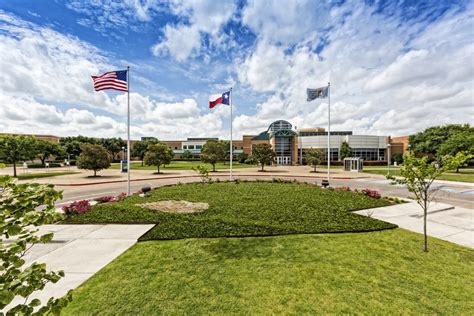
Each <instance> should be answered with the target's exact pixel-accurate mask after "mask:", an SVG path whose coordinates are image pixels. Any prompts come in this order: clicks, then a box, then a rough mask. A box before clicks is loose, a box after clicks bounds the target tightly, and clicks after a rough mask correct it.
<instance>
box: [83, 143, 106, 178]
mask: <svg viewBox="0 0 474 316" xmlns="http://www.w3.org/2000/svg"><path fill="white" fill-rule="evenodd" d="M110 158H111V157H110V155H109V153H108V152H107V150H106V149H105V148H104V147H102V146H101V145H95V144H82V145H81V154H80V155H79V158H77V163H76V164H77V168H79V169H86V170H94V177H96V176H97V171H100V170H102V169H107V168H109V167H110V161H111V159H110Z"/></svg>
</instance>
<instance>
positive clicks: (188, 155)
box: [181, 149, 193, 160]
mask: <svg viewBox="0 0 474 316" xmlns="http://www.w3.org/2000/svg"><path fill="white" fill-rule="evenodd" d="M181 158H183V159H184V160H191V159H193V153H192V152H191V151H190V150H187V149H186V150H185V151H184V152H183V154H182V155H181Z"/></svg>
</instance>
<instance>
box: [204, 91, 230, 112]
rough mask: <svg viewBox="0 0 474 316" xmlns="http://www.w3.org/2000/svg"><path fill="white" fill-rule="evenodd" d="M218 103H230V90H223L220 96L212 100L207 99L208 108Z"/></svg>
mask: <svg viewBox="0 0 474 316" xmlns="http://www.w3.org/2000/svg"><path fill="white" fill-rule="evenodd" d="M218 104H227V105H230V91H227V92H224V93H223V94H222V95H221V96H220V97H218V98H217V99H214V100H209V108H210V109H212V108H213V107H215V106H216V105H218Z"/></svg>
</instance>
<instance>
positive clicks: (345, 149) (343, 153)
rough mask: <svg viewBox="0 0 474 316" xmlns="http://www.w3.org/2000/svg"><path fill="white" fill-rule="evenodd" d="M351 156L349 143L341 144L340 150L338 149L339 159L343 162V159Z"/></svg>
mask: <svg viewBox="0 0 474 316" xmlns="http://www.w3.org/2000/svg"><path fill="white" fill-rule="evenodd" d="M351 155H352V148H351V147H350V146H349V143H347V142H342V144H341V148H340V149H339V159H341V160H344V158H347V157H350V156H351Z"/></svg>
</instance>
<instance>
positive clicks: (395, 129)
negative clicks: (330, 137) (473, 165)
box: [235, 2, 474, 135]
mask: <svg viewBox="0 0 474 316" xmlns="http://www.w3.org/2000/svg"><path fill="white" fill-rule="evenodd" d="M294 5H295V6H296V7H301V6H303V4H302V3H299V2H298V5H296V4H294ZM268 6H269V4H268V2H265V3H264V2H256V3H252V2H251V3H250V5H249V7H247V8H245V9H244V22H245V21H246V18H245V14H249V15H248V17H249V19H250V17H252V18H255V19H257V20H258V19H259V20H258V21H256V20H252V21H251V22H247V23H249V24H250V27H254V28H258V27H260V28H261V31H258V34H259V35H258V40H257V44H256V48H255V50H254V51H253V52H252V54H250V55H249V56H247V58H245V59H244V60H242V61H241V62H240V63H238V64H237V65H236V67H235V72H236V75H237V77H238V78H239V80H240V82H241V84H243V85H244V86H246V87H248V88H250V89H252V90H254V91H259V92H267V93H268V96H267V98H266V100H265V101H264V102H262V103H261V104H259V105H258V106H257V111H256V114H255V115H254V116H252V117H251V116H249V115H242V116H240V117H237V118H236V119H235V126H236V129H237V130H241V131H243V132H245V133H248V132H251V131H252V130H254V129H255V128H256V127H258V128H260V129H262V128H264V127H265V126H267V125H268V124H269V123H271V119H273V117H276V116H278V115H281V114H283V115H286V117H281V118H285V119H287V120H289V121H290V122H292V123H293V124H294V125H296V126H298V127H314V126H322V127H325V126H326V125H327V100H317V101H313V102H311V103H308V102H306V96H305V91H306V88H307V87H320V86H324V85H326V84H327V82H328V81H331V83H332V85H331V101H332V106H331V118H332V125H333V126H332V127H333V129H342V130H354V131H355V132H356V133H368V134H381V135H383V134H397V135H400V134H406V133H413V132H416V131H419V130H422V129H424V128H426V127H428V126H432V125H436V124H446V123H463V122H469V121H472V118H473V114H474V113H473V99H474V96H473V90H472V87H473V84H474V64H473V63H472V56H473V53H474V45H473V44H472V7H469V8H467V10H465V11H464V12H461V13H459V12H454V10H453V11H452V12H447V13H446V14H445V16H443V17H442V18H440V19H439V20H438V21H436V22H434V23H432V24H430V25H428V26H426V25H422V24H421V23H414V24H410V23H408V22H401V21H400V18H399V17H398V16H397V15H394V16H391V17H387V16H381V15H380V14H377V13H375V12H374V8H373V7H370V6H367V5H363V4H360V3H358V4H357V5H355V4H353V3H346V4H344V5H342V6H341V7H338V8H335V9H332V10H331V11H330V16H331V20H330V21H329V25H330V26H331V28H330V29H329V30H328V31H327V32H325V33H324V37H325V38H326V41H327V43H326V45H325V46H324V48H323V49H322V50H321V51H320V53H319V54H318V53H317V52H316V51H315V50H314V45H313V44H314V43H313V42H311V41H310V42H308V41H307V40H306V39H304V38H299V37H298V36H297V35H295V38H293V39H292V38H288V39H285V37H284V36H283V39H284V40H280V41H279V40H278V38H279V37H278V38H272V34H275V36H279V34H280V33H279V32H274V33H272V32H271V30H270V29H269V30H268V31H265V27H266V25H267V24H266V23H267V22H265V19H268V18H269V16H271V15H272V12H273V9H272V8H269V9H268V12H261V13H262V16H261V17H260V18H258V16H259V14H258V13H259V12H260V11H258V10H261V7H268ZM290 7H291V5H290ZM258 8H260V9H258ZM257 9H258V10H257ZM255 10H256V12H254V13H252V15H250V13H248V12H250V11H252V12H253V11H255ZM275 10H277V9H275ZM281 11H289V13H288V16H284V17H281V16H280V15H278V14H276V15H275V17H274V21H279V19H280V18H281V19H282V21H283V22H281V21H280V22H279V23H282V24H281V25H278V26H275V29H278V30H280V29H283V30H282V34H285V28H286V27H288V28H289V29H291V26H300V25H299V24H298V23H296V22H294V23H293V22H291V23H290V22H286V21H287V20H286V18H288V19H291V16H292V14H291V12H292V9H288V10H281ZM245 12H247V13H245ZM295 12H296V11H295ZM341 21H343V23H342V22H341ZM259 23H261V24H259ZM272 23H277V22H272ZM272 23H270V24H268V25H270V26H271V25H273V24H272ZM306 23H307V22H306V20H305V19H302V22H301V24H303V25H302V29H303V30H304V29H305V24H306ZM318 23H319V22H318V21H316V23H315V25H316V26H315V29H316V30H317V28H318ZM256 32H257V31H256ZM291 32H295V33H294V34H298V32H297V31H296V30H291ZM309 33H311V32H309ZM310 37H311V36H310ZM285 43H286V45H285ZM273 113H275V115H273ZM263 122H265V125H264V123H263ZM254 133H255V130H254Z"/></svg>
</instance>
